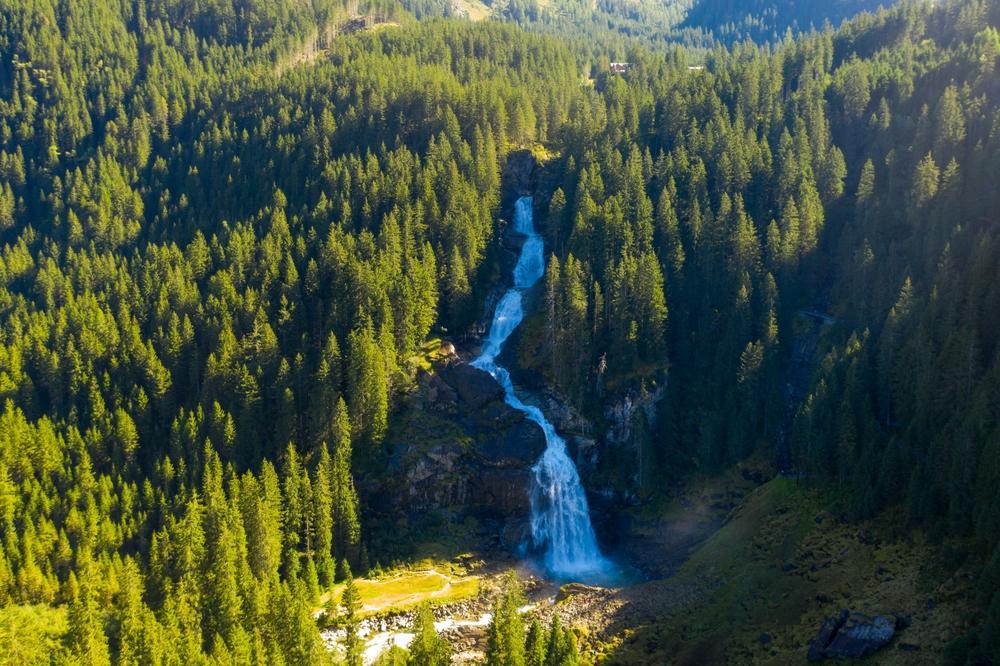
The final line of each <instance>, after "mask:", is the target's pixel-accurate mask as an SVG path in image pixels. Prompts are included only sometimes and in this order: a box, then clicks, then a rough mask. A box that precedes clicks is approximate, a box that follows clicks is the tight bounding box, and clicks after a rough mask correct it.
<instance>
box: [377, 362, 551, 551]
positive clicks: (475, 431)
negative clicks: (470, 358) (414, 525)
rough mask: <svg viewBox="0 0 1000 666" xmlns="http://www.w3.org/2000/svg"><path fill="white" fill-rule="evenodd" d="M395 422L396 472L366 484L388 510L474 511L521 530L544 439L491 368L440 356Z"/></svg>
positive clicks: (459, 514)
mask: <svg viewBox="0 0 1000 666" xmlns="http://www.w3.org/2000/svg"><path fill="white" fill-rule="evenodd" d="M394 422H396V423H398V424H399V425H398V427H394V428H393V429H392V430H391V431H390V432H389V434H388V436H387V439H386V446H387V447H388V450H389V452H390V457H389V472H390V473H389V474H387V475H382V476H383V478H384V480H383V482H382V483H381V485H380V486H378V487H377V488H369V489H368V490H369V493H370V494H371V495H373V496H376V497H377V498H378V502H377V504H378V505H379V506H380V507H381V508H382V510H383V511H386V512H391V513H397V514H401V515H409V516H413V517H418V516H420V515H422V514H425V513H426V512H429V511H438V512H442V514H443V515H444V516H445V517H447V518H450V519H452V520H455V521H461V520H462V519H463V518H464V517H467V516H473V517H476V518H477V519H479V520H481V521H482V520H485V521H494V522H497V523H498V527H500V528H501V531H504V532H506V533H507V534H508V535H516V534H520V533H521V532H523V527H524V525H525V524H526V521H527V517H528V513H529V510H530V507H529V502H528V489H529V484H530V482H531V466H532V465H533V464H534V463H535V461H536V460H537V459H538V457H539V456H540V455H541V453H542V451H543V450H544V449H545V437H544V434H543V433H542V430H541V428H539V427H538V426H537V425H536V424H535V423H533V422H532V421H530V420H529V419H527V418H525V416H524V414H522V413H521V412H518V411H517V410H514V409H511V408H510V407H509V406H508V405H507V404H506V403H504V401H503V390H502V389H501V388H500V387H499V386H498V385H497V383H496V382H495V381H494V380H493V378H492V377H490V375H489V374H487V373H486V372H483V371H482V370H478V369H476V368H474V367H472V366H471V365H469V364H467V363H465V362H464V361H462V360H461V359H460V358H459V357H458V356H455V355H450V356H447V357H445V358H443V359H440V360H439V361H438V362H436V363H435V364H434V365H433V366H432V367H431V368H430V370H427V371H421V372H420V374H419V376H418V377H417V386H416V389H415V390H414V391H413V392H412V393H411V394H410V395H409V396H408V397H407V398H406V400H405V401H404V406H403V408H402V409H401V410H400V412H399V415H398V417H397V418H396V419H394ZM493 532H494V534H495V533H497V530H496V529H494V530H493ZM505 545H508V546H510V547H515V546H516V545H517V544H516V543H512V544H505Z"/></svg>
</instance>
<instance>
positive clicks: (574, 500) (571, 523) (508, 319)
mask: <svg viewBox="0 0 1000 666" xmlns="http://www.w3.org/2000/svg"><path fill="white" fill-rule="evenodd" d="M531 205H532V199H531V197H521V198H520V199H518V201H517V204H516V205H515V209H514V230H515V231H517V232H518V233H521V234H523V235H525V236H526V237H527V240H525V242H524V246H523V247H522V248H521V255H520V257H518V260H517V265H516V266H515V267H514V286H513V287H512V288H511V289H508V290H507V292H506V293H505V294H504V295H503V298H501V299H500V302H499V303H498V304H497V308H496V312H495V313H494V315H493V323H492V325H491V326H490V330H489V333H488V334H487V336H486V341H485V343H484V344H483V350H482V353H481V354H480V355H479V357H478V358H477V359H476V360H474V361H473V362H472V365H473V366H474V367H476V368H479V369H481V370H485V371H486V372H488V373H490V374H491V375H493V377H494V379H496V380H497V382H498V383H499V384H500V385H501V386H502V387H503V389H504V392H505V394H506V401H507V404H508V405H510V406H511V407H513V408H514V409H516V410H519V411H521V412H524V414H525V415H526V416H527V417H528V418H529V419H531V420H532V421H534V422H535V423H537V424H538V425H539V426H541V428H542V431H543V432H544V433H545V444H546V446H545V452H544V453H543V454H542V456H541V458H539V460H538V462H537V463H535V465H534V467H533V468H532V471H533V472H534V475H535V476H534V481H535V482H534V487H533V488H532V491H531V535H532V538H533V539H534V542H535V545H536V546H538V547H543V548H544V549H545V566H546V568H547V569H548V570H549V572H550V573H552V574H553V575H555V576H557V577H560V578H575V579H578V580H579V579H583V578H587V579H595V580H596V579H600V578H603V577H604V576H605V574H606V572H607V571H608V570H609V568H610V565H609V562H608V561H607V560H606V559H605V558H604V557H603V556H602V555H601V551H600V549H599V548H598V546H597V539H596V538H595V536H594V528H593V526H592V525H591V524H590V508H589V507H588V506H587V497H586V495H585V494H584V492H583V486H582V485H581V484H580V475H579V474H577V471H576V466H575V465H574V464H573V461H572V460H571V459H570V457H569V455H568V454H567V452H566V442H565V440H563V438H562V437H560V436H559V435H558V434H557V433H556V430H555V428H554V427H553V426H552V424H551V423H549V421H548V419H546V418H545V415H544V414H542V410H540V409H538V408H537V407H535V406H534V405H526V404H525V403H523V402H521V399H520V398H518V397H517V394H516V393H515V392H514V385H513V383H512V382H511V380H510V373H509V372H507V369H506V368H504V367H502V366H500V365H498V364H497V362H496V358H497V356H499V355H500V351H501V350H502V349H503V345H504V343H505V342H506V341H507V338H508V337H510V334H511V333H513V332H514V329H515V328H517V327H518V325H519V324H520V323H521V320H522V319H524V310H523V309H522V303H521V300H522V295H523V294H524V292H525V291H526V290H527V289H529V288H530V287H531V286H532V285H534V284H535V283H536V282H537V281H538V279H539V278H540V277H542V274H543V273H544V272H545V261H544V257H543V249H544V244H543V242H542V237H541V236H539V235H538V234H537V233H535V228H534V223H533V220H532V209H531Z"/></svg>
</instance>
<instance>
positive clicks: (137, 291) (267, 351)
mask: <svg viewBox="0 0 1000 666" xmlns="http://www.w3.org/2000/svg"><path fill="white" fill-rule="evenodd" d="M765 4H767V3H753V2H750V3H734V2H705V3H693V5H692V3H676V6H673V4H671V3H667V5H666V6H665V7H659V8H656V9H655V10H654V9H649V8H644V6H643V5H641V4H639V5H636V7H634V8H627V9H628V11H626V10H625V9H622V8H618V7H616V6H614V5H615V3H603V2H602V3H598V5H599V6H600V7H599V10H598V11H599V12H604V13H606V14H608V15H609V16H613V17H614V20H613V21H612V20H607V21H603V27H602V28H601V29H600V31H595V32H593V34H594V35H595V37H594V38H593V39H589V40H588V39H586V37H587V35H588V31H589V30H591V28H588V25H591V22H593V21H594V16H596V14H593V13H589V12H586V11H585V10H584V8H582V7H580V8H575V9H574V8H569V9H565V10H564V11H561V12H555V13H547V12H548V10H546V11H542V10H540V9H539V8H538V7H537V6H536V5H532V6H528V7H520V6H519V5H518V4H517V3H513V2H512V3H509V4H508V5H504V7H502V8H495V11H496V12H497V16H495V19H491V20H487V21H483V22H480V23H472V22H469V21H466V20H461V19H457V18H454V17H453V16H452V17H450V18H449V17H446V15H447V16H451V15H453V14H454V12H453V11H452V10H451V9H449V7H450V5H449V7H437V6H427V7H418V6H416V5H414V4H412V3H411V4H407V3H405V2H404V3H403V4H402V5H398V4H396V3H395V2H389V1H375V0H373V1H372V2H368V3H367V4H366V3H364V2H362V3H360V5H359V4H358V3H352V4H350V5H348V4H342V3H339V2H337V1H336V0H331V1H329V2H325V1H324V2H316V1H314V2H311V3H303V2H294V1H291V0H278V1H275V0H269V1H263V0H260V1H253V0H248V1H240V2H231V1H230V0H213V1H211V2H197V3H195V2H187V1H185V0H156V1H153V0H139V1H137V2H125V1H123V0H121V1H119V0H106V1H100V2H87V3H84V2H72V1H59V2H56V1H55V0H14V1H13V2H7V3H4V4H3V6H2V7H0V402H2V406H0V616H2V619H0V662H2V663H11V664H14V663H24V664H41V663H59V664H64V663H65V664H77V663H79V664H108V663H114V664H196V663H219V664H222V663H234V664H235V663H239V664H244V663H260V664H317V663H328V662H338V663H339V661H340V660H341V659H344V658H346V660H347V662H348V663H350V664H352V666H353V665H354V664H359V663H361V660H362V655H361V646H360V644H359V639H358V637H357V635H356V632H357V624H358V618H357V617H356V615H357V613H358V612H359V610H360V609H361V602H360V601H359V600H358V598H357V596H356V595H357V589H356V588H355V587H354V586H355V583H354V577H353V576H354V575H357V576H359V577H361V576H367V575H368V574H369V573H372V572H373V571H374V570H375V569H376V568H377V567H376V564H377V563H378V564H379V565H381V564H388V563H389V561H390V560H398V559H399V558H400V557H403V556H404V555H405V553H404V551H402V550H400V545H399V542H400V541H401V540H402V541H405V540H407V539H410V540H414V539H418V538H419V535H417V534H410V533H408V532H407V531H406V529H405V526H404V527H403V528H401V530H397V529H396V527H395V526H394V525H393V526H386V525H382V524H378V521H380V520H382V519H383V517H384V515H385V511H384V508H383V507H380V506H375V505H374V500H373V501H372V502H371V503H370V502H369V496H368V494H366V488H367V487H369V486H373V485H374V484H377V483H378V482H379V480H380V478H381V477H383V476H385V475H389V474H392V473H393V472H392V471H391V470H392V466H391V465H390V459H391V458H392V454H393V450H392V447H391V446H390V444H389V442H388V441H387V433H391V432H392V431H393V429H394V428H396V429H397V430H398V429H399V426H398V424H397V421H398V419H397V416H398V414H399V410H400V409H401V405H403V403H404V402H405V401H406V400H407V399H408V396H411V395H412V394H414V392H416V391H419V390H420V389H419V386H418V377H419V376H420V374H421V373H422V372H424V370H423V369H422V368H423V366H424V365H425V362H426V361H425V356H426V351H427V349H428V347H427V345H426V343H427V342H428V341H429V340H435V339H440V338H444V339H447V340H450V341H451V342H453V343H454V344H455V345H457V346H458V347H459V348H460V350H461V349H463V345H464V346H468V347H469V348H470V349H471V347H472V346H473V345H474V344H475V342H476V340H477V336H478V335H481V334H482V326H483V321H484V320H488V319H489V315H490V308H491V307H492V305H493V304H494V302H495V287H496V285H497V284H498V283H502V282H503V280H504V279H505V277H504V270H506V269H505V261H506V259H505V252H506V250H505V246H504V237H505V232H506V222H505V221H504V220H505V219H509V217H510V201H509V199H510V196H509V192H508V191H507V190H508V189H509V188H507V186H506V185H505V183H504V178H505V174H506V173H507V172H508V165H509V162H510V161H511V159H512V156H513V155H514V154H515V153H524V152H526V151H530V152H531V153H532V154H533V155H534V157H533V158H532V160H534V161H537V163H538V167H537V171H538V173H539V174H540V175H538V176H537V180H538V185H537V191H536V192H535V210H536V220H537V227H538V229H539V230H540V232H541V233H542V235H543V237H544V239H545V247H546V261H547V268H546V271H545V276H544V278H543V280H542V282H541V283H540V286H539V287H538V289H537V294H536V295H535V298H534V302H535V303H536V306H535V307H534V308H533V310H532V311H531V312H530V313H529V317H528V319H526V321H525V325H524V330H523V333H522V334H521V335H520V337H519V338H517V339H516V344H514V348H513V349H512V353H511V354H510V356H511V357H512V358H516V361H517V363H518V365H519V367H520V372H522V373H524V375H525V377H527V378H528V379H530V380H531V381H534V382H535V383H536V384H538V385H543V386H545V387H546V388H547V390H548V391H550V392H551V393H552V394H553V395H556V396H558V397H559V399H560V400H561V401H563V402H564V403H565V405H567V406H568V408H570V409H572V410H574V412H575V413H578V414H580V415H582V416H583V418H587V419H589V420H590V421H591V422H593V423H594V424H595V426H594V427H595V428H596V429H598V430H599V429H601V428H606V427H608V423H607V419H606V411H605V405H606V403H607V401H608V400H609V399H610V398H611V397H613V396H618V395H623V394H625V393H630V394H636V395H641V396H646V395H649V394H650V393H653V392H661V393H662V395H663V398H662V400H660V401H658V402H657V403H656V406H655V413H653V415H652V416H646V414H645V413H642V414H640V415H639V416H638V417H637V418H636V420H635V422H634V423H633V427H632V428H631V434H630V437H631V439H630V442H631V444H633V445H634V455H622V456H607V457H605V458H603V459H601V460H600V461H598V463H597V465H596V466H597V469H598V472H597V473H596V477H595V478H597V479H598V480H600V482H601V483H606V484H609V485H611V486H614V487H617V488H620V489H621V488H624V489H626V490H627V492H628V494H629V495H630V496H631V497H635V498H639V499H638V500H637V501H642V502H645V501H650V502H652V501H655V499H656V497H657V496H658V495H662V493H663V489H664V488H665V486H666V484H668V483H672V482H676V481H679V480H681V479H684V478H686V477H688V476H690V475H695V474H712V473H717V472H720V471H723V470H725V469H727V468H730V467H731V466H733V465H734V464H737V463H740V462H741V461H744V460H746V459H749V458H754V459H759V460H765V461H767V463H768V464H770V465H772V466H773V468H774V469H775V470H776V471H779V472H781V473H783V474H785V475H786V476H787V477H788V478H794V479H796V480H797V482H798V483H800V484H804V485H806V486H809V487H810V488H815V489H817V490H818V491H819V492H822V493H823V497H824V498H825V499H824V501H825V502H826V503H827V505H828V506H829V507H831V510H833V511H836V512H838V514H841V515H842V516H843V519H844V520H845V521H862V520H868V519H872V518H875V517H877V516H884V515H888V514H891V515H892V516H894V520H895V521H896V522H897V523H898V526H899V529H900V530H916V531H920V532H922V533H926V534H928V535H930V537H929V538H930V539H932V540H933V541H935V542H942V543H944V542H946V543H948V544H950V545H949V546H948V548H950V549H951V550H952V551H954V550H955V549H957V550H958V552H959V553H960V556H961V558H962V561H963V562H965V563H966V564H967V565H968V566H969V567H971V569H972V570H973V571H974V572H975V573H974V575H975V577H976V580H977V581H978V589H979V593H978V596H977V598H976V599H974V600H973V602H972V603H973V604H974V608H975V609H976V610H975V612H974V613H973V615H974V618H973V620H972V621H970V622H969V623H968V626H967V627H966V630H964V631H962V632H959V633H956V634H955V635H952V636H948V639H949V640H951V645H950V647H949V649H948V651H947V659H948V660H950V663H955V664H966V663H968V664H991V663H1000V333H998V331H1000V283H998V281H997V279H996V278H997V276H998V275H1000V237H998V226H997V215H998V211H1000V191H998V189H997V188H996V186H995V181H996V174H997V173H1000V71H998V67H1000V32H998V28H1000V3H997V2H995V1H992V0H990V1H986V0H949V1H947V2H938V3H921V2H905V3H903V4H901V5H898V6H896V7H894V8H891V9H883V10H879V11H877V12H876V13H866V14H861V15H860V16H858V17H856V18H853V19H852V20H850V21H848V22H846V23H844V24H843V25H842V26H841V27H839V28H836V29H834V28H832V27H830V26H829V25H827V27H826V28H825V29H822V30H820V31H812V32H805V33H803V34H800V35H798V36H796V37H795V38H794V39H793V38H792V36H791V30H790V29H794V30H799V29H801V30H805V29H806V28H807V27H809V26H816V27H821V26H822V24H823V21H824V20H829V21H831V22H838V23H839V21H840V20H841V19H843V18H846V17H847V16H849V15H851V14H853V13H854V12H855V11H860V10H862V9H870V10H874V9H875V6H874V5H872V4H871V3H866V2H854V3H851V2H846V1H845V2H840V3H832V4H833V5H834V8H833V9H831V10H829V11H828V12H827V13H825V14H824V13H821V12H820V11H819V9H818V6H817V7H814V6H813V5H812V4H811V3H801V2H799V3H772V4H771V5H769V6H768V7H764V5H765ZM785 4H787V5H793V4H794V5H808V7H805V8H801V13H800V14H793V13H792V12H791V10H787V9H786V8H784V5H785ZM695 5H696V6H695ZM744 5H746V6H744ZM758 5H760V7H758ZM560 6H561V5H560V3H553V4H552V5H551V6H549V9H552V8H554V7H555V8H558V7H560ZM645 11H655V12H659V14H658V16H659V18H657V21H662V22H661V23H658V25H661V26H662V30H661V29H660V28H656V29H655V30H654V32H655V34H654V32H648V31H646V30H645V29H643V30H638V29H637V30H636V31H635V32H634V34H633V32H632V31H630V30H628V29H622V28H621V27H620V26H621V25H626V24H630V25H635V26H643V25H653V22H652V21H649V20H647V18H646V15H645V14H643V12H645ZM629 12H632V13H629ZM668 14H669V15H668ZM574 16H575V17H577V18H573V17H574ZM358 17H363V18H366V19H368V21H367V25H373V24H374V25H373V27H372V29H355V28H356V26H354V24H353V23H352V21H355V22H356V19H357V18H358ZM706 17H708V18H706ZM505 19H506V20H505ZM561 21H562V22H561ZM597 22H598V23H600V22H601V21H597ZM615 22H619V24H620V25H619V26H618V27H616V25H613V24H614V23H615ZM519 24H520V25H519ZM522 26H527V27H528V28H529V29H528V30H525V29H524V28H523V27H522ZM535 28H539V29H538V30H536V29H535ZM594 30H596V29H594ZM786 32H787V34H786ZM743 39H747V40H748V41H741V40H743ZM749 39H755V40H757V41H758V42H759V43H761V45H757V44H755V43H753V42H751V41H749ZM767 42H770V44H767ZM684 44H687V45H695V46H697V47H698V49H697V50H695V51H688V50H686V49H685V47H684ZM626 49H627V50H626ZM616 59H617V60H625V61H627V67H626V68H624V71H616V70H613V69H612V68H611V67H610V66H609V61H611V60H616ZM819 319H821V320H822V322H823V323H822V324H818V323H816V322H817V320H819ZM819 328H822V334H821V335H819V334H818V333H816V331H817V330H818V329H819ZM803 340H805V341H809V340H811V344H812V346H813V347H816V349H815V351H814V353H813V357H814V359H815V362H811V363H807V364H805V365H804V367H801V368H799V370H798V372H799V374H800V376H798V377H793V375H794V374H795V373H794V372H793V371H792V368H793V366H794V363H793V356H794V355H795V353H796V350H797V349H798V348H799V347H801V345H802V344H803ZM526 381H527V379H526ZM796 384H797V385H798V389H796V387H795V386H793V385H796ZM397 435H398V433H397ZM630 450H632V449H630ZM588 481H589V479H588V478H585V482H588ZM395 531H401V532H402V533H400V534H394V535H393V538H392V539H388V538H387V537H386V533H387V532H395ZM352 572H353V574H352ZM333 585H341V586H345V585H346V590H345V592H344V593H343V595H342V596H341V598H340V604H341V606H342V608H339V609H338V608H335V606H337V604H336V603H331V602H326V599H327V597H328V596H329V595H326V594H325V593H326V592H327V591H328V590H329V589H330V588H331V586H333ZM520 595H521V592H520V591H519V589H518V586H517V584H516V583H515V582H512V581H507V583H506V584H505V591H504V592H503V593H502V594H501V595H500V597H499V601H498V602H497V610H496V613H495V614H494V622H493V624H492V625H491V627H490V633H489V648H488V649H487V658H488V661H489V663H493V664H525V663H528V664H538V665H539V666H540V665H541V664H570V663H577V661H576V660H577V659H578V658H581V657H579V656H578V654H577V653H578V648H577V640H580V636H575V635H574V634H573V633H572V632H571V631H569V630H568V629H567V628H566V627H563V626H560V624H559V620H558V618H557V619H555V620H553V621H552V623H551V625H549V624H539V623H538V622H537V621H536V622H535V623H534V624H531V626H530V628H529V629H528V630H526V629H525V627H524V626H521V620H520V618H519V614H518V607H519V606H521V605H523V604H522V603H521V601H523V599H522V598H521V596H520ZM324 603H326V606H327V610H326V612H323V613H320V612H319V610H320V609H321V608H323V606H324ZM418 615H419V618H418V621H417V631H416V634H417V636H418V639H417V641H416V643H414V644H411V646H410V652H409V656H406V654H405V653H403V651H402V650H401V649H399V650H396V649H394V651H390V652H389V653H387V656H386V657H385V661H384V662H383V663H407V662H406V659H409V660H410V661H409V663H417V664H440V663H448V659H449V658H450V648H449V647H448V646H447V645H446V644H442V643H441V641H440V639H438V638H437V637H436V636H435V631H434V624H433V617H432V615H431V611H430V609H429V608H424V609H423V610H422V611H421V612H420V613H419V614H418ZM326 627H334V628H340V629H341V630H343V631H346V637H347V638H346V641H345V645H346V651H343V650H333V651H331V650H329V649H328V647H327V646H326V645H325V644H324V640H323V639H321V634H320V630H321V629H323V628H326ZM505 632H506V633H505ZM525 634H526V635H527V643H526V645H527V647H525ZM511 636H513V638H511ZM512 641H513V642H512ZM941 658H942V659H944V658H945V656H944V655H942V656H941ZM393 659H395V660H396V661H392V660H393Z"/></svg>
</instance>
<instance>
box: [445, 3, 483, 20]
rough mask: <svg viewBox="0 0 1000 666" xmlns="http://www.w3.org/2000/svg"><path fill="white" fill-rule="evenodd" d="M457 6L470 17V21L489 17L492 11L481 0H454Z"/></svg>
mask: <svg viewBox="0 0 1000 666" xmlns="http://www.w3.org/2000/svg"><path fill="white" fill-rule="evenodd" d="M454 2H455V7H456V8H457V9H459V10H461V11H462V12H465V15H466V16H467V17H468V18H469V20H470V21H482V20H483V19H485V18H487V17H488V16H489V15H490V12H491V11H492V10H491V9H490V8H489V7H488V6H486V4H484V3H482V2H480V0H454Z"/></svg>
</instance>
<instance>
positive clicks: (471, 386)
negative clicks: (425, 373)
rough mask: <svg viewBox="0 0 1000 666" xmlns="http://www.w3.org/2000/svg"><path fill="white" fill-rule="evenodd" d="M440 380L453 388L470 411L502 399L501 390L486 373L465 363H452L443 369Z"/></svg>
mask: <svg viewBox="0 0 1000 666" xmlns="http://www.w3.org/2000/svg"><path fill="white" fill-rule="evenodd" d="M441 378H442V379H443V380H444V381H445V382H447V383H448V384H449V385H451V386H452V387H454V389H455V390H456V391H457V392H458V396H459V397H460V398H461V399H462V401H463V402H465V403H466V404H468V405H469V407H471V408H472V409H480V408H482V407H484V406H485V405H487V404H489V403H491V402H493V401H495V400H502V399H503V388H501V386H500V385H499V384H497V382H496V380H495V379H493V377H491V376H490V374H489V373H488V372H484V371H483V370H480V369H479V368H474V367H472V366H471V365H469V364H467V363H453V364H450V365H447V366H445V367H444V369H443V370H442V371H441Z"/></svg>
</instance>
